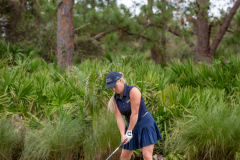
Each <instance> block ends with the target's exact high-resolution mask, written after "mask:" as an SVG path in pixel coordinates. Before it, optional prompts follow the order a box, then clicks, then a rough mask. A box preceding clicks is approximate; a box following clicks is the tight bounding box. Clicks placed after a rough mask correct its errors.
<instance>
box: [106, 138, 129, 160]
mask: <svg viewBox="0 0 240 160" xmlns="http://www.w3.org/2000/svg"><path fill="white" fill-rule="evenodd" d="M126 140H127V139H125V140H124V142H122V143H121V144H120V145H119V146H118V147H117V149H115V151H113V153H112V154H111V155H110V156H109V157H108V158H107V159H106V160H108V159H109V158H110V157H111V156H112V155H113V154H114V153H115V152H116V151H117V150H118V149H119V148H120V147H121V146H122V145H123V144H124V143H125V142H126Z"/></svg>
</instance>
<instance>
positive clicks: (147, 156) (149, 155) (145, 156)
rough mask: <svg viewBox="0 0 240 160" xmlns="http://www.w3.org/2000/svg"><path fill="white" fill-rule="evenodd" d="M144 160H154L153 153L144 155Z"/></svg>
mask: <svg viewBox="0 0 240 160" xmlns="http://www.w3.org/2000/svg"><path fill="white" fill-rule="evenodd" d="M143 158H144V160H152V154H151V153H145V154H144V155H143Z"/></svg>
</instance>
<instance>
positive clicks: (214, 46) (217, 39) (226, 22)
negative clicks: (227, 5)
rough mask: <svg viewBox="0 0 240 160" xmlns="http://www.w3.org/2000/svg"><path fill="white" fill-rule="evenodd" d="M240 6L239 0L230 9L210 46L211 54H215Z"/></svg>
mask: <svg viewBox="0 0 240 160" xmlns="http://www.w3.org/2000/svg"><path fill="white" fill-rule="evenodd" d="M239 6H240V0H237V1H236V2H235V4H234V6H233V7H232V9H231V10H230V12H229V14H228V15H227V17H226V19H225V20H224V22H223V24H222V26H221V28H220V30H219V32H218V34H217V35H216V37H215V39H214V40H213V42H212V44H211V46H210V55H213V54H214V52H215V50H216V49H217V47H218V45H219V43H220V42H221V40H222V38H223V36H224V34H225V33H226V31H227V29H228V27H229V24H230V22H231V20H232V18H233V16H234V15H235V14H236V12H237V10H238V8H239Z"/></svg>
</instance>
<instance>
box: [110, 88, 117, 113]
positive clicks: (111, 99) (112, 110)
mask: <svg viewBox="0 0 240 160" xmlns="http://www.w3.org/2000/svg"><path fill="white" fill-rule="evenodd" d="M115 95H116V93H115V92H113V96H112V97H111V98H110V100H109V102H108V109H109V110H110V111H111V112H114V111H115V103H114V101H115Z"/></svg>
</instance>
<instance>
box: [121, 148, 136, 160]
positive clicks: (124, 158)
mask: <svg viewBox="0 0 240 160" xmlns="http://www.w3.org/2000/svg"><path fill="white" fill-rule="evenodd" d="M132 153H133V151H130V150H126V149H122V154H121V160H130V158H131V156H132Z"/></svg>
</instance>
